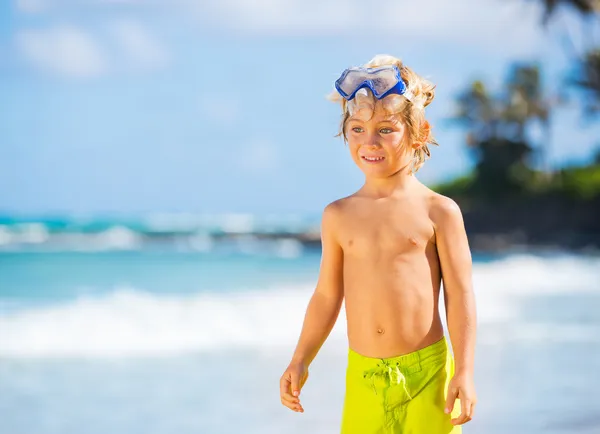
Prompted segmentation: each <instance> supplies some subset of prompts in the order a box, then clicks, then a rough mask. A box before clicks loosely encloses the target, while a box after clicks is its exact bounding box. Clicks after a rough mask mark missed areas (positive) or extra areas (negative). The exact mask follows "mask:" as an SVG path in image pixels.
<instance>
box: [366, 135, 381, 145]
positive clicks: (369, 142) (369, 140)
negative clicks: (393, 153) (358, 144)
mask: <svg viewBox="0 0 600 434" xmlns="http://www.w3.org/2000/svg"><path fill="white" fill-rule="evenodd" d="M365 145H367V146H372V147H378V146H380V143H379V138H378V137H377V136H376V135H373V136H370V137H367V140H366V141H365Z"/></svg>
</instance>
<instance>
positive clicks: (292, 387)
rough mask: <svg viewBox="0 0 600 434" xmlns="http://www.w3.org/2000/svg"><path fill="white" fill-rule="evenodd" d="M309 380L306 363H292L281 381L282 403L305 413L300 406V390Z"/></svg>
mask: <svg viewBox="0 0 600 434" xmlns="http://www.w3.org/2000/svg"><path fill="white" fill-rule="evenodd" d="M307 378H308V367H306V366H305V365H304V363H300V362H292V363H290V365H289V366H288V367H287V369H286V370H285V372H284V373H283V375H282V376H281V380H280V381H279V392H280V395H281V403H282V404H283V405H285V406H286V407H288V408H289V409H291V410H294V411H296V412H300V413H304V409H303V408H302V405H301V404H300V398H299V396H300V389H302V386H304V383H306V380H307Z"/></svg>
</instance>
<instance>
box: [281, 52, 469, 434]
mask: <svg viewBox="0 0 600 434" xmlns="http://www.w3.org/2000/svg"><path fill="white" fill-rule="evenodd" d="M336 89H337V94H334V96H335V97H337V100H338V101H340V102H341V105H342V111H343V118H342V126H341V132H340V134H341V135H343V137H344V139H345V141H346V142H347V144H348V147H349V150H350V155H351V156H352V159H353V160H354V162H355V163H356V165H357V166H358V167H359V169H360V170H362V172H363V173H364V175H365V183H364V185H363V186H362V187H361V188H360V190H358V191H357V192H356V193H354V194H352V195H350V196H348V197H345V198H342V199H339V200H337V201H335V202H333V203H331V204H329V205H327V207H326V208H325V210H324V212H323V218H322V226H321V238H322V259H321V269H320V274H319V278H318V283H317V286H316V290H315V292H314V294H313V295H312V298H311V300H310V303H309V305H308V308H307V311H306V316H305V318H304V325H303V328H302V332H301V334H300V338H299V341H298V344H297V347H296V350H295V352H294V354H293V357H292V360H291V362H290V364H289V366H288V368H287V369H286V370H285V372H284V374H283V376H282V377H281V382H280V393H281V402H282V403H283V404H284V405H285V406H287V407H289V408H290V409H292V410H294V411H297V412H303V411H304V409H303V407H302V405H301V403H300V399H299V395H300V390H301V388H302V387H303V385H304V383H305V381H306V379H307V377H308V367H309V365H310V363H311V362H312V361H313V359H314V358H315V356H316V355H317V353H318V351H319V349H320V348H321V346H322V345H323V343H324V342H325V340H326V339H327V337H328V335H329V333H330V331H331V329H332V327H333V325H334V324H335V322H336V320H337V317H338V314H339V312H340V308H341V304H342V302H343V301H344V302H345V309H346V317H347V331H348V343H349V350H348V366H347V370H346V395H345V399H344V409H343V415H342V426H341V432H342V433H343V434H350V433H357V434H370V433H372V434H375V433H403V434H408V433H414V434H442V433H453V434H456V433H460V432H461V426H460V425H462V424H464V423H465V422H468V421H469V420H471V418H472V417H473V412H474V407H475V404H476V402H477V398H476V393H475V387H474V384H473V363H474V347H475V328H476V311H475V300H474V295H473V291H472V285H471V254H470V251H469V246H468V242H467V237H466V234H465V229H464V224H463V219H462V215H461V212H460V209H459V208H458V206H457V205H456V203H455V202H454V201H452V200H451V199H449V198H447V197H444V196H441V195H439V194H436V193H434V192H433V191H431V190H430V189H428V188H427V187H425V186H424V185H423V184H421V183H420V182H419V181H418V180H417V179H416V177H415V176H414V172H416V171H417V170H418V169H419V167H420V166H421V165H422V164H423V163H424V161H425V159H426V158H428V157H429V149H428V146H427V145H428V144H436V142H435V141H434V140H433V138H432V136H431V133H430V126H429V123H428V122H427V120H425V116H424V108H425V107H426V106H427V105H428V104H429V103H430V102H431V101H432V100H433V97H434V92H433V90H434V86H433V85H431V83H429V82H427V81H425V80H424V79H422V78H421V77H419V76H418V75H416V74H415V73H414V72H413V71H412V70H411V69H409V68H407V67H406V66H404V65H403V64H402V62H401V61H400V60H399V59H397V58H394V57H391V56H381V55H380V56H376V57H375V58H373V59H372V60H371V61H370V62H369V63H367V64H366V65H365V66H364V67H362V68H350V69H348V70H346V71H344V73H343V74H342V76H341V77H340V78H339V79H338V80H337V81H336ZM338 94H339V95H338ZM442 278H443V282H444V301H445V308H446V313H447V323H448V331H449V335H450V340H451V344H452V350H453V351H452V352H453V355H452V353H451V352H450V351H449V348H448V347H449V345H448V343H447V340H446V338H445V336H444V330H443V325H442V321H441V319H440V314H439V309H438V301H439V295H440V294H439V293H440V287H441V281H442Z"/></svg>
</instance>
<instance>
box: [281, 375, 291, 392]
mask: <svg viewBox="0 0 600 434" xmlns="http://www.w3.org/2000/svg"><path fill="white" fill-rule="evenodd" d="M289 387H290V380H288V379H287V376H286V374H283V376H282V377H281V379H280V380H279V394H280V395H281V396H283V395H285V394H286V393H287V392H288V390H289Z"/></svg>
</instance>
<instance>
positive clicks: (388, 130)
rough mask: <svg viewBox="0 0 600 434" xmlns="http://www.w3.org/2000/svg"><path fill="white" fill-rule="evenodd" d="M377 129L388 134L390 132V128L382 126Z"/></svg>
mask: <svg viewBox="0 0 600 434" xmlns="http://www.w3.org/2000/svg"><path fill="white" fill-rule="evenodd" d="M379 131H380V132H382V133H383V134H389V133H391V132H392V129H391V128H382V129H380V130H379Z"/></svg>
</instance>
